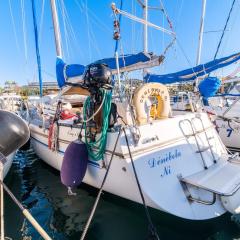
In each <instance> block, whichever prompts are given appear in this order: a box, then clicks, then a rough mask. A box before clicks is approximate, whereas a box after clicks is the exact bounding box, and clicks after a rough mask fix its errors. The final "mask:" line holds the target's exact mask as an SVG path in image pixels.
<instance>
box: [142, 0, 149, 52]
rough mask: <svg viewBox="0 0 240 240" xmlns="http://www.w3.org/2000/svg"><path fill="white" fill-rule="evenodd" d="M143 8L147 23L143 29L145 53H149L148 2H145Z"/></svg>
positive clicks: (146, 0) (145, 0)
mask: <svg viewBox="0 0 240 240" xmlns="http://www.w3.org/2000/svg"><path fill="white" fill-rule="evenodd" d="M142 7H143V19H144V21H145V23H144V28H143V51H144V53H148V25H147V23H148V0H144V4H143V5H142Z"/></svg>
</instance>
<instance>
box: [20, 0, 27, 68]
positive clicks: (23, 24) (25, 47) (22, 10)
mask: <svg viewBox="0 0 240 240" xmlns="http://www.w3.org/2000/svg"><path fill="white" fill-rule="evenodd" d="M24 7H25V5H24V0H21V14H22V30H23V45H24V57H25V64H27V62H28V51H27V36H26V35H27V34H26V14H25V9H24Z"/></svg>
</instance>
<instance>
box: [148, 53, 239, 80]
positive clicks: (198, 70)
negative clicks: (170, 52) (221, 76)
mask: <svg viewBox="0 0 240 240" xmlns="http://www.w3.org/2000/svg"><path fill="white" fill-rule="evenodd" d="M239 59H240V53H235V54H233V55H230V56H228V57H223V58H220V59H216V60H213V61H211V62H208V63H205V64H200V65H198V66H196V67H194V68H189V69H186V70H183V71H180V72H176V73H170V74H164V75H157V74H147V75H146V76H145V78H144V79H145V81H146V82H159V83H163V84H171V83H177V82H187V81H193V80H195V79H196V78H197V77H201V76H204V75H206V74H208V73H211V72H213V71H215V70H217V69H219V68H222V67H226V66H228V65H230V64H232V63H234V62H236V61H238V60H239Z"/></svg>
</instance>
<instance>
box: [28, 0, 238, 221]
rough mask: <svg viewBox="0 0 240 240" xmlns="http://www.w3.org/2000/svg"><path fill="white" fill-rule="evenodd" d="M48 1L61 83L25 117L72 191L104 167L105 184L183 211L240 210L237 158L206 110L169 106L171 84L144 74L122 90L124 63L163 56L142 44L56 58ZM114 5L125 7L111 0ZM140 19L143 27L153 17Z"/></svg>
mask: <svg viewBox="0 0 240 240" xmlns="http://www.w3.org/2000/svg"><path fill="white" fill-rule="evenodd" d="M51 4H52V5H51V6H52V15H53V22H54V27H55V39H56V49H57V55H58V58H57V65H56V70H57V78H58V82H59V83H60V84H59V85H60V87H62V90H61V92H60V93H59V97H58V99H60V101H58V102H56V110H55V114H54V116H52V118H51V115H48V116H46V115H43V114H41V115H39V117H38V118H36V117H35V118H33V119H30V122H29V128H30V131H31V142H32V146H33V148H34V150H35V152H36V154H37V155H38V156H39V157H40V158H41V159H42V160H43V161H45V162H46V163H47V164H49V165H50V166H52V167H54V168H55V169H57V170H59V171H61V179H62V182H63V183H64V184H65V185H66V186H67V187H68V189H69V193H70V194H71V193H72V192H71V189H70V188H72V187H74V186H76V185H78V184H79V183H80V182H81V181H82V182H84V183H86V184H88V185H91V186H93V187H96V188H100V187H101V184H102V182H103V180H104V179H105V176H106V173H107V174H108V175H107V178H106V182H105V185H104V187H103V189H104V191H106V192H109V193H112V194H115V195H117V196H120V197H122V198H125V199H129V200H131V201H134V202H137V203H140V204H144V203H146V205H147V206H149V207H151V208H154V209H157V210H159V211H163V212H166V213H169V214H172V215H175V216H179V217H181V218H185V219H191V220H206V219H212V218H216V217H219V216H221V215H222V214H224V213H225V212H227V211H229V212H232V213H236V212H238V211H239V206H240V198H239V194H240V190H239V188H240V171H239V170H240V161H239V160H240V159H239V158H238V156H232V155H229V154H228V152H227V150H226V148H225V146H224V144H223V143H222V141H221V139H220V138H219V135H218V133H217V132H216V129H215V126H214V125H213V124H212V122H211V121H210V120H209V118H208V115H207V114H206V113H204V112H199V113H196V112H193V113H191V112H188V113H184V114H174V113H173V112H172V111H171V107H170V96H169V92H168V89H167V87H166V86H164V85H163V84H160V83H150V82H141V84H139V85H137V86H136V87H135V88H133V89H131V91H121V88H120V85H121V81H120V78H118V76H119V73H120V72H121V71H123V72H124V71H127V69H128V68H129V69H138V67H139V65H141V68H143V69H144V68H147V67H148V66H149V65H148V64H150V66H153V63H156V62H158V64H160V62H161V60H162V59H163V57H161V56H160V57H156V56H153V55H150V54H148V53H147V52H143V53H139V54H136V55H128V56H127V57H126V58H125V59H123V58H124V56H122V57H119V56H118V55H116V56H115V57H114V58H111V59H103V60H101V61H97V62H95V63H93V64H90V65H88V66H86V67H85V66H82V65H76V64H74V65H67V64H65V63H64V62H63V61H62V59H61V58H60V57H61V56H62V54H61V44H60V32H59V24H58V19H57V10H56V5H55V1H54V0H52V1H51ZM112 9H113V11H114V14H116V15H117V14H122V13H123V12H122V11H121V9H118V8H117V7H116V6H115V5H113V6H112ZM143 9H145V11H146V9H147V8H146V5H144V7H143ZM123 14H124V13H123ZM146 15H147V14H146V12H145V16H146ZM143 22H144V24H145V29H147V26H148V25H151V24H149V23H148V21H147V19H144V20H143ZM115 23H116V24H115V27H116V28H117V27H118V22H115ZM115 30H117V29H115ZM145 34H146V32H145ZM116 35H117V34H116ZM128 57H129V58H128ZM126 59H131V61H130V60H129V61H128V60H126ZM123 60H125V61H123ZM122 63H124V64H122ZM136 64H138V66H137V67H136ZM80 75H81V76H80ZM112 75H115V76H117V81H118V82H117V83H116V84H115V85H114V84H113V83H112ZM72 78H74V81H71V80H72ZM76 79H77V81H75V80H76ZM119 93H120V94H119ZM71 97H73V99H75V101H73V99H72V101H69V100H68V99H69V98H71ZM76 99H77V100H76ZM62 103H65V104H66V106H67V107H66V106H65V107H63V105H62ZM52 104H53V103H52ZM111 163H112V164H111ZM141 193H142V194H141ZM143 198H144V200H145V201H143Z"/></svg>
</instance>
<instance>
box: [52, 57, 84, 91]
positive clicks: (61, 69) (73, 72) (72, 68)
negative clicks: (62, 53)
mask: <svg viewBox="0 0 240 240" xmlns="http://www.w3.org/2000/svg"><path fill="white" fill-rule="evenodd" d="M84 70H85V66H83V65H80V64H70V65H67V64H66V63H64V61H63V60H62V59H61V58H59V57H57V60H56V76H57V81H58V86H59V87H60V88H61V87H63V86H64V85H65V84H66V80H67V79H68V78H70V77H77V76H81V75H82V74H83V73H84Z"/></svg>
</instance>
